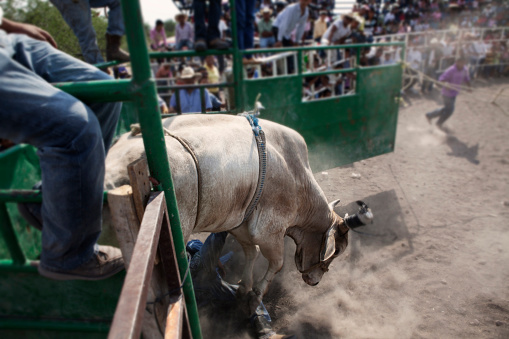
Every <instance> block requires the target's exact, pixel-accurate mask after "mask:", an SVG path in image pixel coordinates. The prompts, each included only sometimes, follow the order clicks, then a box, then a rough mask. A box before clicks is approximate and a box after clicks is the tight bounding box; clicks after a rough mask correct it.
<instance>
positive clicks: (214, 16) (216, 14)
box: [193, 0, 221, 42]
mask: <svg viewBox="0 0 509 339" xmlns="http://www.w3.org/2000/svg"><path fill="white" fill-rule="evenodd" d="M206 7H207V5H206V4H205V0H194V1H193V8H194V41H195V42H196V41H198V39H203V40H205V41H207V42H211V41H212V40H215V39H218V38H219V19H220V18H221V0H210V1H209V17H208V19H209V20H208V26H207V25H205V11H206Z"/></svg>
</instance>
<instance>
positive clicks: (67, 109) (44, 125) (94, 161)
mask: <svg viewBox="0 0 509 339" xmlns="http://www.w3.org/2000/svg"><path fill="white" fill-rule="evenodd" d="M2 16H3V12H2V8H1V7H0V74H1V75H2V76H0V97H1V98H2V104H1V105H0V121H1V123H0V138H2V139H3V138H5V139H8V140H12V141H13V142H15V143H27V144H31V145H33V146H35V147H37V148H38V151H37V154H38V156H39V160H40V166H41V174H42V182H43V189H42V197H43V202H42V208H41V204H30V205H31V206H30V208H28V206H27V204H21V206H22V207H27V208H25V211H27V210H29V212H28V214H27V216H29V217H30V219H31V221H32V223H33V224H34V226H37V227H38V228H41V229H42V238H41V241H42V250H41V256H40V262H39V265H38V270H39V273H40V274H41V275H43V276H45V277H48V278H52V279H58V280H72V279H83V280H99V279H104V278H107V277H110V276H112V275H114V274H115V273H117V272H119V271H121V270H123V269H124V261H123V259H122V254H121V253H120V250H119V249H117V248H114V247H109V246H98V245H97V239H98V238H99V235H100V234H101V214H102V206H103V180H104V171H105V163H104V160H105V156H106V153H107V151H108V148H109V146H110V144H111V140H112V138H113V135H114V133H115V128H116V125H117V121H118V117H119V115H120V108H121V104H120V103H95V104H90V105H86V104H84V103H83V102H81V101H79V100H78V99H76V98H75V97H73V96H72V95H69V94H67V93H64V92H62V91H61V90H59V89H57V88H55V87H53V86H52V85H51V83H55V82H70V81H78V82H79V81H94V80H110V79H111V77H109V76H108V75H106V74H105V73H104V72H102V71H100V70H98V69H97V68H95V67H93V66H91V65H89V64H86V63H84V62H82V61H80V60H77V59H74V58H73V57H71V56H69V55H67V54H65V53H63V52H60V51H59V50H57V49H56V48H55V47H56V43H55V41H54V40H53V38H52V37H51V35H49V33H47V32H46V31H44V30H42V29H40V28H38V27H35V26H32V25H27V24H22V23H17V22H13V21H10V20H8V19H5V18H3V20H2Z"/></svg>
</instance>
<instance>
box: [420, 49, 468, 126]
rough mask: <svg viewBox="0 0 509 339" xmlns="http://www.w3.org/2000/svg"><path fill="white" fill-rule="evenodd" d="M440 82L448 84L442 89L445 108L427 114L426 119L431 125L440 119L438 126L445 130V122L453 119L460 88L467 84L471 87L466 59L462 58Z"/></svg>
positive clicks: (442, 76)
mask: <svg viewBox="0 0 509 339" xmlns="http://www.w3.org/2000/svg"><path fill="white" fill-rule="evenodd" d="M439 80H440V81H442V82H445V83H447V84H446V86H444V87H443V88H442V98H443V100H444V107H442V108H439V109H437V110H434V111H432V112H429V113H426V119H427V120H428V122H429V123H430V124H431V121H432V120H433V119H435V118H438V121H437V124H436V125H437V126H438V127H439V128H443V126H442V125H443V124H444V122H445V121H446V120H447V119H449V118H450V117H451V115H452V114H453V113H454V103H455V101H456V96H457V95H458V94H459V91H460V86H461V85H462V84H463V83H466V84H467V85H468V86H469V87H470V77H469V75H468V70H467V68H466V67H465V59H464V58H463V57H460V58H458V59H457V60H456V62H455V63H454V65H452V66H451V67H449V68H448V69H447V70H446V71H445V72H444V73H443V74H442V75H441V76H440V79H439Z"/></svg>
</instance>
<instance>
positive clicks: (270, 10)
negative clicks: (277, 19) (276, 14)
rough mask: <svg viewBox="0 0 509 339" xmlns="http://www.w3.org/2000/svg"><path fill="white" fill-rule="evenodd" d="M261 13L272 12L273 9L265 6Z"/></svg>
mask: <svg viewBox="0 0 509 339" xmlns="http://www.w3.org/2000/svg"><path fill="white" fill-rule="evenodd" d="M261 13H262V14H265V13H269V14H272V9H270V8H269V7H264V8H263V9H262V10H261Z"/></svg>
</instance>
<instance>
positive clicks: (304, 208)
mask: <svg viewBox="0 0 509 339" xmlns="http://www.w3.org/2000/svg"><path fill="white" fill-rule="evenodd" d="M305 190H306V192H303V194H299V196H300V197H301V202H300V208H299V211H298V216H297V222H296V224H295V225H296V226H297V227H298V228H300V229H302V230H303V231H308V232H325V231H326V230H327V229H328V228H329V227H330V225H331V224H332V222H333V221H334V218H335V216H334V212H332V211H331V210H330V208H329V205H328V203H327V198H326V197H325V194H324V193H323V191H322V189H321V188H320V186H318V183H316V182H311V183H310V184H309V185H308V186H307V187H306V188H305Z"/></svg>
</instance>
